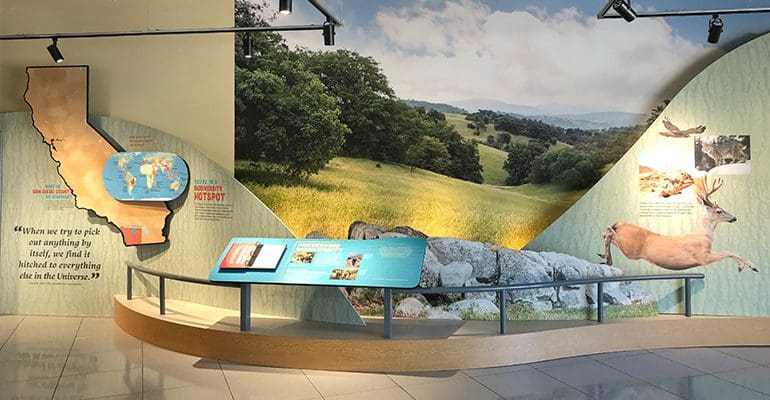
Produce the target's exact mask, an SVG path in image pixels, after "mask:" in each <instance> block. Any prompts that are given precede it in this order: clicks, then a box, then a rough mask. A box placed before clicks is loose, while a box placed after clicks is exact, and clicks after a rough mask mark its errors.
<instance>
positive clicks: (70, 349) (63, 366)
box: [51, 317, 83, 400]
mask: <svg viewBox="0 0 770 400" xmlns="http://www.w3.org/2000/svg"><path fill="white" fill-rule="evenodd" d="M82 324H83V318H82V317H81V318H80V321H79V322H78V328H77V329H76V330H75V336H74V337H73V338H72V343H70V348H69V351H68V352H67V359H66V360H65V361H64V365H62V366H61V371H60V372H59V378H58V379H57V380H56V386H54V389H53V393H51V400H53V399H54V398H55V397H56V391H57V390H59V384H61V378H62V376H63V374H64V369H65V368H67V362H68V361H69V359H70V353H72V348H73V347H75V340H77V337H78V332H80V326H81V325H82Z"/></svg>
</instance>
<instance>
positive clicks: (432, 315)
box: [425, 308, 462, 319]
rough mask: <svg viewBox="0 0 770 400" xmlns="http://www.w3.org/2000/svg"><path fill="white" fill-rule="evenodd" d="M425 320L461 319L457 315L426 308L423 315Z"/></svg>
mask: <svg viewBox="0 0 770 400" xmlns="http://www.w3.org/2000/svg"><path fill="white" fill-rule="evenodd" d="M425 318H427V319H462V318H460V317H459V316H458V315H457V314H455V313H451V312H449V311H444V310H442V309H440V308H428V311H427V312H426V314H425Z"/></svg>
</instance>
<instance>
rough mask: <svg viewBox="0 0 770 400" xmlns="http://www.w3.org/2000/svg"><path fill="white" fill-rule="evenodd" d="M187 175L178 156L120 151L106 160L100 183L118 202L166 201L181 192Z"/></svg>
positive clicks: (185, 168)
mask: <svg viewBox="0 0 770 400" xmlns="http://www.w3.org/2000/svg"><path fill="white" fill-rule="evenodd" d="M189 177H190V172H189V171H188V169H187V164H186V163H185V162H184V160H182V159H181V158H180V157H179V156H178V155H176V154H174V153H164V152H122V153H117V154H115V155H113V156H112V157H110V158H109V159H108V160H107V163H106V164H105V165H104V170H103V172H102V180H103V182H104V187H105V188H106V189H107V193H109V194H110V196H112V197H113V198H114V199H115V200H119V201H170V200H173V199H175V198H177V197H179V195H181V194H182V192H184V190H185V188H186V187H187V182H188V181H189Z"/></svg>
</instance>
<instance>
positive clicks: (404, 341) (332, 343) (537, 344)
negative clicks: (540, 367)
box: [114, 295, 770, 372]
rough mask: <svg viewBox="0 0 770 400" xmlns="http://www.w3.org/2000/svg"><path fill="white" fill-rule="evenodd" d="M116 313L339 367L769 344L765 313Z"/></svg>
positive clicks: (135, 324) (201, 348)
mask: <svg viewBox="0 0 770 400" xmlns="http://www.w3.org/2000/svg"><path fill="white" fill-rule="evenodd" d="M114 306H115V322H116V323H117V324H118V325H119V326H120V327H121V328H122V329H123V330H124V331H126V332H127V333H129V334H131V335H133V336H135V337H137V338H139V339H142V340H144V341H146V342H149V343H151V344H154V345H157V346H160V347H164V348H167V349H170V350H174V351H177V352H181V353H186V354H191V355H195V356H198V357H203V358H212V359H219V360H227V361H233V362H239V363H244V364H254V365H262V366H271V367H284V368H302V369H321V370H338V371H378V372H405V371H433V370H455V369H469V368H485V367H495V366H503V365H511V364H520V363H530V362H536V361H543V360H550V359H557V358H564V357H572V356H579V355H590V354H598V353H606V352H614V351H626V350H641V349H662V348H682V347H709V346H768V345H770V318H751V317H710V316H694V317H690V318H688V317H684V316H680V315H661V316H658V317H654V318H628V319H617V320H616V319H613V320H607V321H605V322H604V323H602V324H599V323H597V322H595V321H589V320H579V321H510V322H509V324H508V333H507V334H505V335H500V334H499V331H498V330H499V322H498V321H457V320H412V319H396V320H394V324H393V338H391V339H385V338H384V337H383V319H382V318H366V319H365V321H366V323H367V325H366V326H363V327H362V326H350V325H340V324H329V323H321V322H312V321H300V320H295V319H288V318H276V317H269V316H263V315H258V314H252V319H251V322H252V326H251V331H250V332H242V331H240V329H239V314H238V311H234V310H227V309H222V308H216V307H209V306H204V305H200V304H195V303H189V302H184V301H178V300H171V299H168V300H167V302H166V314H165V315H160V314H159V311H158V310H159V300H158V299H157V298H154V297H143V298H134V299H132V300H127V299H126V296H123V295H116V296H115V298H114Z"/></svg>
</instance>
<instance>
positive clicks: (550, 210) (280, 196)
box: [236, 157, 585, 248]
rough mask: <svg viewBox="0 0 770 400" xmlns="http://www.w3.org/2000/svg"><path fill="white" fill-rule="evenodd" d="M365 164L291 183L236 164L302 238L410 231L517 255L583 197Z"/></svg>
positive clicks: (340, 161)
mask: <svg viewBox="0 0 770 400" xmlns="http://www.w3.org/2000/svg"><path fill="white" fill-rule="evenodd" d="M376 164H377V163H376V162H374V161H371V160H366V159H355V158H344V157H338V158H334V159H333V160H331V161H330V162H329V164H328V165H327V166H326V167H325V168H323V169H322V170H321V171H320V172H319V173H318V174H316V175H312V176H311V177H309V178H307V179H303V180H299V181H292V180H291V179H287V177H285V176H280V175H279V174H278V173H276V172H271V171H269V170H267V169H266V168H264V166H259V165H254V164H251V163H249V162H245V161H239V162H236V176H237V178H238V179H239V180H240V181H241V182H242V183H243V184H244V185H245V186H246V187H247V188H249V190H251V191H252V192H253V193H254V194H255V195H256V196H257V197H258V198H259V199H260V200H262V201H263V202H264V203H265V204H266V205H267V206H268V207H270V209H272V210H273V211H274V212H275V213H276V215H278V217H279V218H281V220H283V221H284V223H285V224H286V225H287V226H288V227H289V228H290V229H291V230H292V231H293V232H294V233H295V234H296V235H297V236H299V237H302V236H305V235H306V234H307V233H308V232H310V231H320V232H323V233H325V234H327V235H329V236H330V237H334V238H345V237H347V231H348V227H349V226H350V224H351V223H352V222H353V221H356V220H362V221H366V222H368V223H374V224H380V225H386V226H388V227H392V226H396V225H408V226H411V227H412V228H415V229H417V230H420V231H422V232H424V233H425V234H427V235H428V236H451V237H458V238H463V239H468V240H474V241H484V242H493V243H498V244H501V245H503V246H506V247H511V248H521V247H522V246H524V245H525V244H526V243H527V242H529V241H530V240H531V239H532V238H534V237H535V236H536V235H537V234H538V233H540V232H541V231H542V230H543V229H544V228H545V227H547V226H548V225H549V224H550V223H551V222H552V221H553V220H555V219H556V218H557V217H558V216H559V215H561V214H562V213H563V212H564V211H565V210H566V209H567V208H569V206H570V205H571V204H573V203H574V201H575V200H577V199H578V198H579V197H580V196H581V195H582V194H583V193H584V192H585V191H565V190H564V189H561V188H559V187H557V186H553V185H542V186H535V185H523V186H519V187H506V188H498V187H493V186H489V185H479V184H474V183H470V182H466V181H462V180H458V179H454V178H449V177H446V176H444V175H439V174H435V173H433V172H429V171H425V170H421V169H414V171H411V169H410V168H409V167H407V166H403V165H398V164H385V163H382V164H381V166H380V167H377V166H376Z"/></svg>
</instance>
